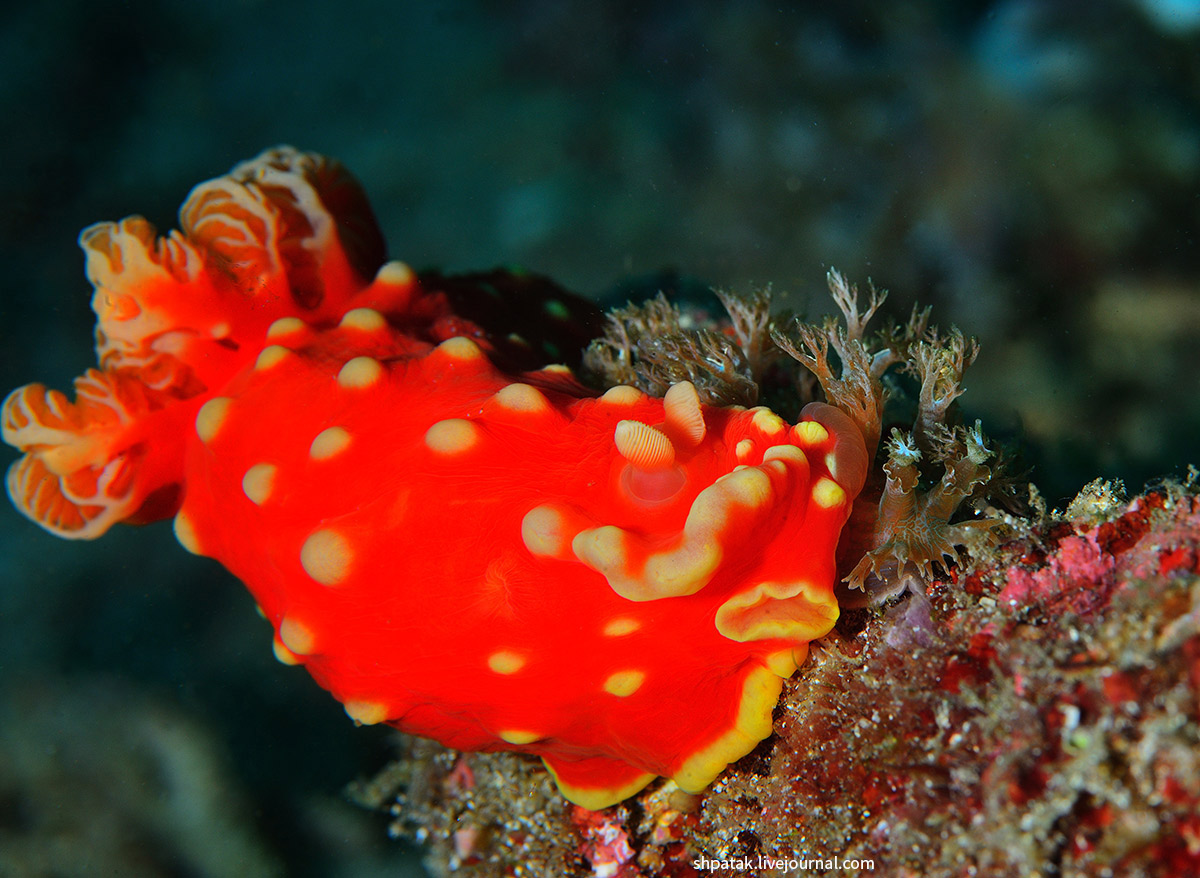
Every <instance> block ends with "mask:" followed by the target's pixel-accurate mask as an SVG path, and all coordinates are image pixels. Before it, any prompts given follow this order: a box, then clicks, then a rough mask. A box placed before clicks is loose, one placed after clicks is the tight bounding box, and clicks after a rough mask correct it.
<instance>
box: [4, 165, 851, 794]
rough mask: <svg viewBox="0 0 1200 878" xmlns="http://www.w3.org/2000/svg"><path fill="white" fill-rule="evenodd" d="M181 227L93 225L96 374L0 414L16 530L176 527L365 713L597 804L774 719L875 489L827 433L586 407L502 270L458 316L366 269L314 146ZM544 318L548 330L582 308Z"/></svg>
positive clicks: (338, 175) (686, 780)
mask: <svg viewBox="0 0 1200 878" xmlns="http://www.w3.org/2000/svg"><path fill="white" fill-rule="evenodd" d="M181 227H182V229H183V231H182V232H173V233H171V234H170V235H169V236H167V237H163V238H159V237H156V234H155V231H154V229H153V228H152V227H151V226H150V225H149V224H148V223H146V221H145V220H142V219H140V218H136V217H135V218H131V219H127V220H125V221H123V222H121V223H117V224H112V223H108V224H101V225H99V226H93V227H91V228H90V229H88V230H85V232H84V233H83V235H82V236H81V243H82V244H83V246H84V248H85V251H86V252H87V254H88V274H89V277H90V279H91V280H92V282H93V284H94V285H95V287H96V295H95V300H94V302H93V306H94V308H95V310H96V312H97V315H98V329H97V348H98V351H99V354H100V368H99V369H97V370H90V371H89V372H88V373H87V374H86V375H85V376H83V377H82V378H80V379H78V380H77V382H76V387H75V390H76V401H75V402H71V401H69V400H68V399H67V398H66V397H65V396H64V395H63V394H61V393H58V392H56V391H47V390H46V389H45V388H44V387H42V386H40V385H30V386H27V387H24V388H21V389H19V390H17V391H14V392H13V393H12V394H10V396H9V397H8V399H7V400H6V401H5V405H4V410H3V427H4V438H5V440H6V441H7V442H8V443H9V444H12V445H15V446H17V447H18V448H20V449H21V450H22V451H23V452H24V453H25V456H24V457H23V458H21V459H20V460H18V461H17V462H16V463H15V464H14V465H13V466H12V468H11V469H10V471H9V477H8V490H9V493H10V495H11V497H12V499H13V501H14V503H15V504H16V505H17V507H18V508H19V509H21V511H22V512H24V513H25V514H26V515H28V516H29V517H31V518H32V519H33V520H34V521H36V522H38V523H39V524H41V525H42V526H43V527H46V528H47V529H49V530H51V531H52V532H55V533H58V534H60V535H62V536H74V537H87V538H90V537H95V536H99V535H100V534H102V533H103V532H104V531H105V530H106V529H107V528H108V527H109V526H111V525H112V524H113V523H116V522H118V521H134V522H137V521H148V520H153V519H155V518H162V517H166V516H168V515H171V514H174V516H175V531H176V534H177V535H178V537H179V540H180V542H181V543H182V544H183V545H184V546H185V547H186V548H187V549H188V550H189V551H191V552H194V553H197V554H201V555H204V556H207V557H211V558H214V559H216V560H218V561H220V562H221V563H222V564H223V565H224V566H225V567H227V568H228V569H229V570H230V571H232V572H233V574H234V575H236V576H237V577H238V578H240V579H241V580H242V581H243V582H244V583H246V585H247V587H248V588H249V589H250V591H251V592H252V593H253V595H254V597H255V599H256V601H257V602H258V605H259V607H260V608H261V610H262V612H263V614H264V615H265V616H266V618H267V619H268V620H269V621H270V622H271V624H272V625H273V626H274V629H275V638H274V647H275V652H276V655H277V656H278V657H279V658H280V660H281V661H283V662H285V663H288V664H302V665H304V667H305V668H306V669H307V670H308V671H309V673H311V674H312V676H313V677H314V678H315V679H316V680H317V681H318V682H319V683H320V684H321V685H322V686H324V687H325V688H326V689H328V690H329V691H330V692H331V693H332V694H333V695H334V696H335V697H336V698H338V699H339V700H340V701H341V702H342V703H343V704H344V705H345V708H346V711H347V713H348V714H349V715H350V716H351V717H352V718H354V719H355V720H357V721H359V722H362V723H381V722H384V723H389V724H392V725H395V726H397V727H399V728H401V729H404V730H406V731H409V732H412V733H416V734H421V735H427V736H430V737H433V738H436V739H437V740H439V741H441V742H443V743H445V744H447V745H449V746H451V747H456V748H460V749H466V750H495V749H513V750H520V751H524V752H528V753H533V754H537V755H539V756H541V757H542V759H543V760H544V762H545V764H546V766H547V767H548V769H549V770H550V771H551V772H552V774H553V775H554V777H555V779H556V781H557V782H558V785H559V787H560V788H561V789H562V791H563V793H564V794H565V795H566V796H567V797H568V798H570V799H571V800H572V801H575V802H576V803H578V804H581V805H583V806H585V807H588V808H601V807H605V806H607V805H610V804H612V803H614V802H617V801H620V800H621V799H623V798H625V797H627V796H629V795H632V794H633V793H635V792H637V791H638V790H639V789H641V788H642V787H643V786H645V785H646V784H647V783H648V782H649V781H650V780H652V779H653V778H654V777H656V776H659V775H662V776H668V777H672V778H674V779H675V781H676V782H677V783H678V784H679V786H681V787H682V788H683V789H685V790H690V791H698V790H700V789H702V788H703V787H704V786H706V785H707V784H708V783H710V782H711V781H712V780H713V779H714V778H715V777H716V775H717V774H718V773H719V772H720V771H721V770H722V769H723V768H724V767H725V766H726V765H727V764H728V763H729V762H731V761H732V760H734V759H737V758H740V757H741V756H743V755H745V754H746V753H748V752H749V751H750V750H751V749H752V748H753V747H754V746H755V744H756V743H757V742H758V741H760V740H761V739H762V738H764V737H766V736H767V735H768V734H769V733H770V731H771V711H772V708H773V707H774V705H775V702H776V700H777V699H778V696H779V693H780V689H781V686H782V681H783V679H784V678H786V677H787V676H789V675H790V674H792V673H793V672H794V671H795V669H796V666H797V664H799V663H800V662H802V661H803V660H804V658H805V655H806V653H807V644H808V643H809V642H810V641H812V640H813V639H815V638H817V637H820V636H822V635H824V634H826V633H827V632H828V631H829V630H830V628H831V627H832V626H833V624H834V622H835V621H836V619H837V615H838V606H837V602H836V600H835V598H834V593H833V588H834V580H835V576H836V572H835V560H834V556H835V547H836V545H837V542H838V538H839V534H840V533H841V530H842V527H843V525H844V524H845V522H846V519H847V517H848V515H849V512H850V507H851V503H852V501H853V500H854V497H855V496H856V495H857V494H858V492H859V491H860V489H861V488H862V485H863V481H864V479H865V476H866V470H867V452H866V448H865V445H864V441H863V438H862V435H861V434H860V432H859V430H858V429H857V428H856V427H855V426H854V424H853V422H851V421H850V419H849V418H848V417H847V416H846V415H845V414H843V413H842V412H841V411H840V410H838V409H836V408H833V407H831V406H828V405H823V404H813V405H810V406H808V407H807V408H806V409H805V410H804V412H803V413H802V415H801V420H800V422H799V423H797V424H788V423H786V422H785V421H784V420H783V419H781V418H779V417H778V416H777V415H775V414H774V413H773V412H771V411H770V410H768V409H766V408H762V407H758V408H753V409H745V408H741V407H738V406H730V407H710V406H706V405H703V404H701V402H700V401H699V399H698V397H697V395H696V392H695V390H694V388H692V386H691V385H690V384H688V383H686V382H682V383H679V384H676V385H675V386H674V387H672V388H671V391H670V392H669V393H668V394H667V395H666V397H665V398H664V399H656V398H653V397H650V396H648V395H646V394H644V393H642V392H641V391H638V390H636V389H634V388H632V387H627V386H618V387H614V388H611V389H609V390H608V391H607V392H604V393H603V394H600V395H597V393H596V392H594V391H592V390H589V389H588V388H586V387H584V386H583V385H582V384H580V383H578V382H577V381H576V380H575V378H574V377H573V375H572V374H571V372H570V370H569V369H567V368H566V367H564V366H561V365H555V364H553V363H549V364H548V363H547V359H552V358H551V357H547V356H544V354H545V353H546V352H548V351H553V352H554V353H558V351H557V350H556V349H555V348H556V345H555V344H554V343H553V342H549V341H547V342H545V343H544V346H543V348H542V350H541V351H536V350H535V351H533V353H534V354H538V355H540V356H533V357H531V356H529V354H530V349H531V346H536V345H535V344H534V342H532V341H531V340H527V339H522V338H516V337H514V336H513V335H512V334H511V333H508V332H506V329H507V328H506V327H505V328H501V327H499V326H498V325H497V323H496V321H495V320H493V319H491V318H486V317H484V316H481V315H486V314H487V313H490V312H489V308H490V309H491V312H494V311H495V310H496V307H495V305H496V303H495V302H491V303H490V305H489V304H488V303H487V302H482V300H486V299H489V298H492V299H495V298H497V297H498V298H499V299H500V300H501V304H502V305H506V306H511V309H514V310H515V308H516V307H517V305H516V302H515V300H514V299H513V298H512V297H513V296H520V295H524V299H523V300H522V301H521V303H520V307H521V309H522V313H527V311H528V308H529V306H530V301H531V299H530V296H529V295H527V294H524V293H522V292H521V289H520V288H521V286H522V285H521V283H520V281H519V279H518V280H516V281H514V286H515V289H500V288H498V287H502V286H503V284H502V283H500V281H499V279H498V278H497V283H490V282H486V281H480V282H479V283H477V284H475V287H474V289H475V295H477V297H478V298H479V299H480V301H481V302H482V304H481V303H480V302H477V303H475V304H474V305H473V304H471V301H470V294H469V290H468V288H469V287H471V285H470V284H459V285H458V287H457V288H455V282H454V281H453V280H452V279H445V283H439V282H438V280H439V279H438V278H436V277H418V276H417V275H415V274H414V273H413V272H412V271H410V270H409V269H408V268H407V267H406V266H404V265H402V264H401V263H396V262H385V261H384V251H383V243H382V238H381V237H380V236H379V233H378V231H377V229H376V226H375V222H374V219H373V217H372V215H371V212H370V208H369V206H368V204H367V202H366V199H365V196H363V194H362V192H361V190H360V189H359V188H358V186H357V184H356V183H355V182H354V181H353V179H352V178H351V177H350V176H349V175H348V174H347V173H346V172H345V171H344V170H343V169H342V168H341V167H340V166H339V165H337V164H336V163H334V162H331V161H329V160H327V159H324V158H321V157H319V156H315V155H312V154H306V153H300V152H297V151H295V150H292V149H290V148H277V149H274V150H270V151H268V152H266V153H264V154H263V155H261V156H259V157H258V158H257V159H254V160H252V161H250V162H246V163H243V164H242V165H239V166H238V167H237V168H235V169H234V171H233V172H231V173H230V174H229V175H228V176H226V177H222V178H219V179H217V180H214V181H210V182H209V183H206V184H202V185H201V186H199V187H197V189H195V190H194V191H193V193H192V195H191V196H190V197H189V199H188V201H187V202H186V203H185V205H184V207H183V208H182V209H181ZM505 277H507V278H508V279H510V280H512V278H513V276H507V275H506V276H505ZM455 289H457V292H456V291H455ZM465 290H466V291H465ZM539 304H540V310H541V312H542V317H543V318H544V322H545V323H546V324H547V326H549V329H547V330H546V332H544V333H542V335H544V336H547V337H549V334H550V333H551V332H552V331H553V330H554V322H555V321H565V320H566V319H567V318H568V317H569V316H570V315H571V313H572V312H574V311H583V310H586V309H587V307H588V306H586V305H585V304H584V303H580V302H577V301H576V300H574V299H573V298H572V297H570V296H568V295H567V294H565V293H563V294H562V295H561V296H555V297H553V298H545V297H543V300H542V301H540V303H539ZM501 310H504V309H503V308H502V309H501ZM464 312H470V313H464ZM560 329H561V332H560V333H559V335H558V338H559V339H560V340H561V339H562V338H564V337H569V334H570V333H569V331H568V329H567V328H566V327H565V326H564V327H560ZM523 358H524V359H523ZM539 360H540V361H539Z"/></svg>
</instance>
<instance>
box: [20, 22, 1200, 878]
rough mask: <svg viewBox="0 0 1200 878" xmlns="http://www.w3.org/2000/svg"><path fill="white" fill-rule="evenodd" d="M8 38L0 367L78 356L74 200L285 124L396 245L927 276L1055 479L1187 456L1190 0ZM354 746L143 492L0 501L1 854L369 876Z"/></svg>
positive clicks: (52, 866) (118, 29)
mask: <svg viewBox="0 0 1200 878" xmlns="http://www.w3.org/2000/svg"><path fill="white" fill-rule="evenodd" d="M0 59H2V60H0V111H2V118H3V120H4V124H3V129H2V130H3V133H2V134H0V205H2V206H3V210H2V211H0V251H2V264H3V265H4V266H5V269H6V277H5V278H4V281H3V288H2V289H0V391H7V390H8V389H10V388H13V387H16V386H18V385H20V384H23V383H27V382H30V381H35V380H36V381H41V382H44V383H46V384H48V385H50V386H54V387H60V388H61V387H66V386H68V385H69V383H70V381H71V379H72V378H73V377H74V376H76V375H77V374H79V373H81V372H82V371H83V370H84V369H85V368H86V367H88V366H89V365H92V364H93V361H94V357H93V352H92V339H91V332H92V315H91V313H90V311H89V310H88V301H89V296H90V290H89V288H88V285H87V283H86V280H85V279H84V276H83V271H82V258H81V254H80V253H79V251H78V249H77V247H76V246H75V244H74V240H75V237H76V236H77V234H78V232H79V230H80V229H81V228H83V227H84V226H85V225H87V224H89V223H92V222H95V221H98V220H105V219H118V218H121V217H123V216H126V215H128V214H131V213H140V214H143V215H145V216H147V217H148V218H149V219H151V220H152V221H153V222H154V223H156V224H157V225H158V226H159V228H160V229H161V230H164V231H165V230H166V229H168V228H170V227H172V226H173V225H174V224H175V211H176V209H177V207H178V205H179V203H180V202H181V201H182V200H183V198H184V197H185V196H186V194H187V192H188V190H189V189H190V187H191V186H192V185H194V184H195V183H198V182H200V181H202V180H205V179H208V178H210V177H214V176H217V175H220V174H222V173H224V172H225V171H226V170H228V169H229V167H231V166H232V165H233V164H234V163H236V162H237V161H239V160H241V159H245V158H249V157H251V156H253V155H255V154H256V153H258V152H259V151H260V150H261V149H262V148H264V147H266V146H269V145H273V144H276V143H292V144H294V145H296V146H298V147H301V148H304V149H310V150H316V151H320V152H324V153H327V154H329V155H332V156H335V157H337V158H339V159H341V160H342V161H343V162H344V163H345V164H347V165H348V166H349V168H350V169H351V170H352V171H353V172H354V173H355V174H356V175H357V176H358V177H359V179H360V180H361V181H362V183H363V185H364V187H365V188H366V190H367V192H368V194H369V195H370V197H371V199H372V202H373V204H374V207H375V210H376V213H377V215H378V217H379V220H380V223H381V225H382V227H383V230H384V233H385V236H386V238H387V240H388V241H389V245H390V248H391V255H392V256H393V257H394V258H399V259H403V260H405V261H407V262H409V263H410V264H412V265H413V266H414V267H416V268H418V269H421V268H432V267H437V268H441V269H443V270H447V271H455V270H469V269H484V268H489V267H492V266H496V265H519V266H521V267H524V268H527V269H529V270H532V271H537V272H542V273H546V274H549V275H551V276H552V277H554V278H555V279H556V280H557V281H559V282H560V283H562V284H564V285H565V286H567V287H569V288H571V289H573V290H575V291H577V292H580V293H582V294H584V295H587V296H590V297H594V298H602V297H605V296H611V295H612V294H613V292H614V290H618V289H624V288H626V287H628V286H629V285H631V284H632V285H634V286H637V287H638V288H640V289H644V290H646V291H647V292H653V291H654V289H656V286H655V285H656V284H657V283H659V282H660V281H661V279H663V278H683V279H687V280H689V281H696V282H699V283H702V284H712V285H718V286H722V287H726V288H732V289H735V290H736V289H750V288H753V287H755V286H760V285H765V284H767V283H770V284H772V286H773V288H774V289H775V291H776V292H777V293H779V294H781V300H782V304H783V305H786V306H787V307H791V308H794V309H797V310H802V311H807V313H809V314H810V315H813V314H819V313H822V312H824V311H826V310H827V308H828V303H827V298H826V294H825V290H824V275H825V272H826V271H827V270H828V268H829V267H831V266H834V267H837V268H838V269H839V270H841V271H842V272H844V273H845V274H846V275H847V277H849V278H850V279H852V280H854V281H856V282H858V283H860V284H865V283H866V282H867V281H868V279H870V280H872V281H874V283H875V284H876V285H878V286H880V287H884V288H887V289H889V290H890V291H891V296H892V298H891V300H890V302H891V304H892V305H893V309H894V313H895V314H897V315H898V316H903V315H904V314H905V313H906V311H907V309H908V308H909V307H911V305H912V303H913V302H917V301H919V302H921V303H922V304H928V305H932V306H933V308H934V319H935V321H936V322H939V323H942V324H943V325H946V324H950V323H954V324H957V325H958V326H960V327H961V328H962V329H963V330H964V331H965V332H967V333H968V334H974V335H976V336H978V337H979V338H980V340H981V341H982V344H983V349H982V353H981V355H980V358H979V360H978V362H977V363H976V365H975V366H974V367H973V368H972V369H971V371H970V372H969V373H968V375H967V381H966V386H967V394H966V396H965V397H963V399H962V400H961V402H962V404H963V405H964V407H965V408H966V410H967V414H968V416H970V417H972V418H974V417H980V418H982V419H983V422H984V426H985V428H986V429H987V430H988V432H989V433H991V434H993V435H999V436H1002V437H1005V438H1009V439H1013V440H1015V441H1019V442H1020V444H1021V445H1022V446H1023V448H1024V449H1025V460H1026V463H1027V464H1028V465H1030V466H1032V467H1033V469H1032V471H1031V474H1030V478H1031V479H1032V480H1033V481H1034V482H1035V483H1036V484H1037V485H1038V486H1039V487H1040V489H1041V491H1042V493H1043V494H1044V495H1045V496H1046V497H1047V499H1048V500H1049V502H1050V504H1051V505H1053V506H1058V507H1060V508H1061V507H1062V506H1064V505H1065V503H1066V501H1067V500H1068V499H1069V498H1070V497H1071V496H1072V495H1073V494H1074V493H1075V492H1076V491H1077V490H1078V489H1079V488H1080V487H1081V486H1082V485H1083V484H1085V483H1086V482H1088V481H1090V480H1091V479H1093V478H1095V477H1097V476H1108V477H1119V478H1122V479H1123V480H1124V481H1125V482H1126V484H1127V486H1128V487H1129V489H1130V491H1131V492H1136V491H1137V490H1138V489H1139V488H1140V487H1141V486H1142V484H1143V483H1144V482H1145V481H1147V480H1150V479H1154V478H1157V477H1161V476H1166V475H1170V474H1173V473H1174V474H1180V473H1182V472H1184V469H1185V466H1186V464H1187V463H1189V462H1190V463H1198V464H1200V454H1198V453H1197V448H1198V446H1200V443H1198V442H1197V438H1198V437H1200V271H1198V268H1200V249H1198V248H1197V241H1196V237H1197V229H1198V226H1200V2H1197V0H1091V2H1068V0H1059V2H1049V0H1047V2H1032V0H1000V2H969V0H943V2H935V0H925V2H913V3H904V4H897V3H888V2H880V0H875V2H869V0H858V2H855V0H851V2H845V3H838V4H825V3H821V4H817V3H812V4H779V3H761V2H727V3H632V2H611V3H600V2H595V0H591V2H582V0H554V2H549V0H530V2H519V0H512V2H482V0H479V2H428V3H420V4H417V3H412V4H407V3H395V2H388V0H376V2H366V0H342V2H339V3H336V4H328V3H315V2H308V3H306V2H289V3H282V2H267V0H209V2H206V3H203V4H192V3H188V4H184V3H170V2H167V3H163V2H152V0H132V2H123V3H122V2H113V3H105V4H97V3H94V2H83V0H59V2H56V3H53V4H19V5H18V4H4V6H3V10H2V11H0ZM783 294H786V295H783ZM388 747H389V737H388V734H387V732H386V731H384V730H379V729H355V728H354V727H353V726H352V725H351V724H350V723H349V721H348V720H346V718H345V716H344V714H343V713H342V711H341V709H340V707H339V706H338V705H336V704H335V703H334V702H333V701H332V700H331V699H329V698H328V697H327V696H325V695H324V693H322V692H320V691H319V690H318V689H317V687H316V686H315V685H314V684H313V683H312V682H311V681H310V680H309V679H308V678H307V676H306V675H305V674H304V673H303V672H302V671H298V670H296V669H290V668H284V667H282V666H281V665H278V664H277V663H276V662H275V661H274V660H273V658H271V655H270V634H269V631H268V629H267V626H266V624H265V623H263V622H262V621H261V620H259V619H258V618H257V617H256V616H255V615H254V612H253V605H252V603H251V601H250V599H249V597H248V596H247V595H246V594H244V593H243V591H242V589H241V587H240V586H239V585H237V583H236V582H234V581H232V580H231V579H230V578H229V577H228V576H226V575H225V574H224V573H223V572H222V571H220V570H219V569H218V568H216V566H215V565H213V564H212V563H210V562H206V561H203V560H200V559H195V558H192V557H190V556H186V555H185V553H183V552H182V551H181V550H180V549H179V548H178V546H177V545H175V543H174V539H173V537H172V535H171V533H170V529H169V527H166V526H162V525H158V526H152V527H149V528H142V529H130V528H121V529H118V530H117V531H114V532H112V533H111V534H109V535H108V536H106V537H105V538H104V539H103V540H101V541H99V542H97V543H94V544H73V543H72V544H68V543H64V542H60V541H57V540H55V539H53V538H51V537H49V536H48V535H45V534H43V533H42V532H41V531H39V530H37V529H36V528H35V527H33V526H32V525H30V524H28V523H27V522H25V521H24V519H22V518H20V517H19V516H18V515H17V514H16V513H15V512H11V511H9V510H7V509H0V875H5V876H7V875H10V874H11V875H14V876H26V875H28V876H40V875H47V876H49V875H52V874H53V875H63V876H68V875H85V874H88V875H90V874H99V873H100V870H101V868H102V867H104V868H110V869H111V870H113V872H114V874H122V875H143V874H144V875H198V876H208V875H213V876H219V875H239V876H245V875H260V874H261V875H269V874H288V875H297V876H347V878H350V876H354V878H357V876H369V875H375V874H388V875H396V874H403V872H401V871H399V870H401V869H404V868H416V867H415V866H413V865H412V864H413V863H414V862H415V860H414V858H413V855H412V854H411V853H410V852H408V851H406V850H404V849H403V848H402V847H401V846H400V845H397V844H396V843H392V842H389V841H388V839H387V838H386V836H385V834H384V829H383V826H384V821H383V820H382V819H380V818H376V817H375V816H374V815H368V814H366V813H364V812H361V811H359V810H357V809H355V808H354V807H353V806H352V805H350V804H348V803H347V802H346V801H345V800H344V798H343V796H342V794H341V788H342V787H343V785H344V784H345V783H346V782H347V781H349V780H351V779H353V778H354V777H356V776H359V775H362V774H366V773H369V771H370V770H371V769H372V768H374V767H376V766H378V765H379V764H380V763H381V762H382V761H383V760H384V759H385V758H386V755H387V752H388ZM415 874H419V872H418V873H415Z"/></svg>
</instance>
